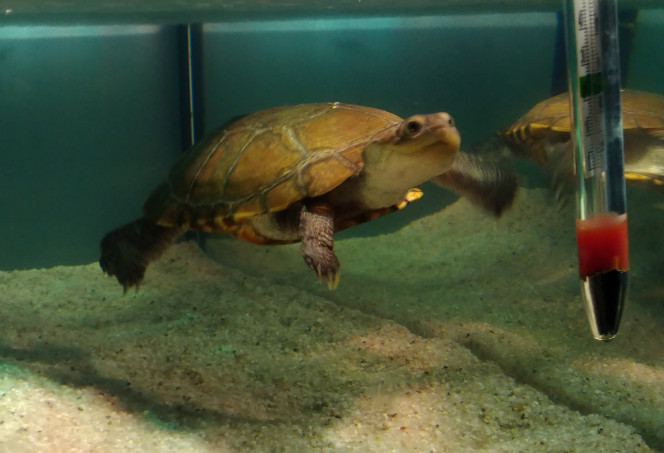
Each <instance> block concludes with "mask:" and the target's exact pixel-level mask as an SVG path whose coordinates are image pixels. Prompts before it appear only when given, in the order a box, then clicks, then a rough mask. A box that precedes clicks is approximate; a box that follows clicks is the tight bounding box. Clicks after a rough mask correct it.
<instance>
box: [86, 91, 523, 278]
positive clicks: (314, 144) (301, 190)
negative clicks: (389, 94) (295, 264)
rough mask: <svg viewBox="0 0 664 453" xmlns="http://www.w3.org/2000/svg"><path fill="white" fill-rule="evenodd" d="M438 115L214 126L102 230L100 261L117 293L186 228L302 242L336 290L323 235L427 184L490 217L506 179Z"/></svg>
mask: <svg viewBox="0 0 664 453" xmlns="http://www.w3.org/2000/svg"><path fill="white" fill-rule="evenodd" d="M459 143H460V137H459V133H458V131H457V129H456V127H455V126H454V121H453V120H452V118H451V117H450V115H449V114H447V113H433V114H427V115H415V116H411V117H409V118H407V119H405V120H404V119H401V118H399V117H398V116H396V115H393V114H391V113H388V112H386V111H382V110H378V109H375V108H370V107H363V106H358V105H349V104H341V103H321V104H302V105H295V106H288V107H278V108H273V109H269V110H263V111H259V112H256V113H253V114H250V115H248V116H246V117H243V118H241V119H239V120H237V121H236V122H234V123H232V124H231V125H229V126H226V127H222V128H220V129H219V130H217V131H216V132H214V133H213V134H211V135H210V136H208V137H207V138H206V139H204V140H203V141H201V142H199V143H198V144H197V145H195V146H194V147H192V148H191V149H190V150H188V151H187V152H185V153H184V154H183V155H182V156H181V158H180V159H179V160H178V161H177V162H176V163H175V165H174V166H173V168H172V169H171V171H170V174H169V176H168V178H167V179H166V181H165V182H163V183H162V184H161V185H159V186H158V187H157V188H156V189H155V190H154V191H153V192H152V194H151V195H150V196H149V197H148V199H147V201H146V202H145V204H144V208H143V217H142V218H140V219H138V220H135V221H133V222H131V223H129V224H127V225H124V226H122V227H120V228H118V229H116V230H114V231H111V232H110V233H108V234H107V235H106V236H105V237H104V238H103V240H102V241H101V258H100V261H99V262H100V265H101V268H102V270H103V271H104V272H106V273H107V274H109V275H115V276H116V278H117V280H118V282H119V283H121V284H122V285H123V286H124V289H125V291H126V290H127V288H129V287H131V286H136V288H137V289H138V285H139V284H140V282H141V280H142V279H143V275H144V272H145V269H146V267H147V265H148V264H149V263H150V262H151V261H153V260H155V259H157V258H158V257H159V256H160V255H161V253H162V252H163V251H164V250H165V249H166V248H167V247H168V246H169V245H170V244H171V242H172V241H173V240H174V239H175V238H176V237H178V236H180V235H181V234H182V233H183V232H185V231H186V230H199V231H205V232H211V233H226V234H230V235H232V236H235V237H236V238H239V239H243V240H245V241H249V242H253V243H258V244H284V243H292V242H298V241H301V242H302V245H301V248H300V250H301V254H302V256H303V257H304V260H305V262H306V264H307V265H308V266H309V267H311V268H312V269H314V270H315V271H316V274H317V275H318V279H319V281H320V280H321V279H325V280H326V282H327V285H328V286H329V287H330V288H334V287H335V286H336V285H337V283H338V279H339V271H338V270H339V260H338V259H337V257H336V255H335V253H334V251H333V246H334V240H333V234H334V232H335V231H339V230H342V229H344V228H348V227H350V226H353V225H356V224H358V223H361V222H365V221H368V220H372V219H375V218H377V217H380V216H382V215H384V214H387V213H389V212H392V211H395V210H397V209H401V208H403V207H405V206H406V205H407V204H408V203H410V202H411V201H413V200H416V199H418V198H419V197H420V196H421V195H422V192H421V191H420V190H419V189H417V188H414V186H416V185H418V184H421V183H423V182H425V181H428V180H432V181H433V182H435V183H437V184H439V185H441V186H443V187H446V188H450V189H452V190H454V191H456V192H457V193H459V194H461V195H464V196H467V197H469V199H470V200H471V201H473V202H474V203H475V204H478V205H480V206H482V207H483V208H485V209H487V210H489V211H490V212H492V213H493V214H495V215H499V214H500V213H501V212H502V211H503V210H504V209H505V208H507V207H508V206H509V205H510V204H511V202H512V200H513V197H514V194H515V191H516V187H517V184H516V177H515V176H514V175H513V174H512V173H510V172H505V171H503V170H500V169H499V168H498V167H496V166H495V165H493V164H486V163H484V162H483V161H482V160H480V159H479V158H476V157H473V156H471V155H467V154H462V153H458V149H459Z"/></svg>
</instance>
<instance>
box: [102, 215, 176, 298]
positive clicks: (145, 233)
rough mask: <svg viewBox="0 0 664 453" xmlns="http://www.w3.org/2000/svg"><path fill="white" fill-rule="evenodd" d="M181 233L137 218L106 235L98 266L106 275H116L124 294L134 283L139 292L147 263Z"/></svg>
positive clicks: (155, 257) (156, 256)
mask: <svg viewBox="0 0 664 453" xmlns="http://www.w3.org/2000/svg"><path fill="white" fill-rule="evenodd" d="M179 233H180V231H179V230H178V229H176V228H166V227H161V226H158V225H155V224H154V223H152V222H150V221H148V220H145V219H139V220H136V221H134V222H131V223H129V224H127V225H124V226H122V227H120V228H118V229H116V230H113V231H111V232H110V233H108V234H107V235H106V236H104V239H102V241H101V257H100V258H99V265H100V266H101V269H102V270H103V271H104V272H105V273H106V274H107V275H109V276H115V278H116V279H117V281H118V283H120V284H121V285H122V286H123V288H124V292H125V293H126V292H127V290H128V289H129V288H131V287H132V286H135V287H136V291H138V287H139V285H140V284H141V281H143V276H144V275H145V269H146V268H147V266H148V264H149V263H150V262H151V261H154V260H155V259H157V258H158V257H159V256H160V255H161V254H162V253H163V251H164V250H166V248H168V246H169V245H170V244H171V243H172V242H173V240H174V239H175V238H176V237H177V236H178V235H179Z"/></svg>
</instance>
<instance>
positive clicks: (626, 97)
mask: <svg viewBox="0 0 664 453" xmlns="http://www.w3.org/2000/svg"><path fill="white" fill-rule="evenodd" d="M620 100H621V106H622V113H623V129H624V150H625V179H626V180H627V181H639V182H646V183H651V184H653V185H655V186H662V188H664V96H660V95H658V94H654V93H647V92H644V91H635V90H621V99H620ZM500 137H501V139H502V140H503V141H504V143H505V144H506V145H507V147H504V148H502V149H501V152H502V153H503V155H502V157H503V158H508V159H533V160H535V162H537V163H538V164H539V165H540V166H542V167H543V168H544V169H545V170H547V171H548V172H549V176H551V178H552V184H553V185H554V187H555V188H556V189H557V191H558V194H560V191H561V190H563V189H564V188H565V187H569V186H573V185H574V183H575V178H574V154H573V145H572V143H571V141H570V117H569V96H568V94H567V93H563V94H559V95H557V96H554V97H552V98H549V99H547V100H545V101H542V102H540V103H538V104H536V105H535V106H534V107H533V108H532V109H530V110H529V111H528V112H527V113H526V114H525V115H523V116H522V117H521V118H519V119H518V120H516V122H514V124H512V125H511V126H510V127H508V128H507V129H506V130H505V131H503V132H502V133H500Z"/></svg>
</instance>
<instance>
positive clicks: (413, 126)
mask: <svg viewBox="0 0 664 453" xmlns="http://www.w3.org/2000/svg"><path fill="white" fill-rule="evenodd" d="M421 130H422V122H421V121H418V120H410V121H408V122H407V123H406V126H405V131H406V132H407V133H408V135H410V136H411V137H412V136H414V135H417V133H418V132H420V131H421Z"/></svg>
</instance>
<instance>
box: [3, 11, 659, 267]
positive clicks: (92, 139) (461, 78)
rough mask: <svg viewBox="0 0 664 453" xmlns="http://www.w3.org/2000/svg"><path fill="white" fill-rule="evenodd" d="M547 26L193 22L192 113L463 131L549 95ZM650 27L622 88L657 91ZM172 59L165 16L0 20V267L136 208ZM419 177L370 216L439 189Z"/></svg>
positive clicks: (500, 19) (172, 40)
mask: <svg viewBox="0 0 664 453" xmlns="http://www.w3.org/2000/svg"><path fill="white" fill-rule="evenodd" d="M555 27H556V16H555V14H554V13H521V14H491V15H456V16H430V17H407V18H404V17H402V18H350V19H343V18H335V19H311V20H304V19H297V20H279V21H260V22H256V21H254V22H229V23H218V24H206V25H205V26H204V28H203V61H202V67H203V99H204V104H205V115H204V123H205V128H206V129H207V130H212V129H214V128H216V127H217V126H218V125H220V124H222V123H224V122H226V121H228V120H229V119H231V118H233V117H236V116H238V115H242V114H246V113H249V112H252V111H255V110H258V109H262V108H266V107H271V106H275V105H282V104H295V103H300V102H318V101H343V102H349V103H356V104H364V105H371V106H374V107H379V108H384V109H386V110H390V111H392V112H394V113H396V114H399V115H402V116H407V115H410V114H413V113H419V112H432V111H441V110H445V111H448V112H450V113H451V114H452V115H453V116H454V118H455V120H456V122H457V126H458V128H459V130H460V132H461V134H462V147H463V146H468V145H469V144H471V143H473V142H475V141H476V140H479V139H481V138H483V137H486V136H488V135H490V134H491V132H492V131H494V130H495V129H497V128H500V127H504V126H506V125H508V124H509V123H511V122H512V121H513V120H514V119H516V118H517V117H519V116H520V115H521V114H523V113H524V112H526V111H527V110H528V109H529V108H530V107H531V106H532V105H533V104H534V103H536V102H538V101H540V100H542V99H545V98H546V97H548V96H549V90H550V86H551V74H552V65H553V61H552V59H553V50H554V43H555ZM662 36H664V11H648V14H647V15H643V17H642V18H640V19H639V22H638V28H637V33H636V37H635V42H634V49H633V54H632V59H631V61H630V67H629V72H628V85H629V86H630V87H631V88H637V89H646V90H650V91H654V92H659V93H662V94H664V51H663V50H662V49H663V48H662V46H661V37H662ZM177 65H178V59H177V39H176V33H175V27H174V26H158V25H123V26H91V25H84V26H78V25H77V26H55V27H43V26H11V27H10V26H4V27H0V105H1V106H2V108H1V109H0V162H1V164H0V215H1V216H2V217H1V219H2V221H1V222H0V269H18V268H31V267H45V266H53V265H58V264H80V263H88V262H92V261H95V260H96V259H97V257H98V243H99V240H100V239H101V237H102V236H103V235H104V234H105V233H106V232H107V231H109V230H110V229H112V228H114V227H116V226H118V225H120V224H122V223H124V222H127V221H129V220H131V219H133V218H135V217H136V216H138V215H140V211H141V206H142V203H143V200H144V199H145V197H146V196H147V195H148V193H149V192H150V190H151V189H152V188H153V187H154V186H155V185H156V184H157V183H158V182H159V181H160V180H161V179H163V178H164V177H165V176H166V174H167V171H168V168H169V167H170V165H171V164H172V162H173V161H174V160H175V159H176V158H177V155H178V154H179V152H180V124H179V121H180V117H179V115H180V110H179V109H180V104H179V92H178V87H179V85H178V67H177ZM425 192H426V194H425V198H424V199H423V200H422V201H420V202H418V203H415V204H414V205H413V206H412V207H409V209H408V210H406V211H404V212H403V213H397V214H395V215H394V217H393V216H389V217H387V218H384V219H382V221H383V222H387V223H390V222H392V224H393V225H398V224H400V222H401V223H403V222H405V221H407V220H408V219H410V218H412V217H417V216H419V215H422V214H425V213H427V212H431V211H433V210H436V209H440V208H441V207H442V206H444V203H446V202H449V201H450V199H451V198H450V196H449V195H447V194H445V193H444V192H443V191H442V190H440V189H437V188H433V187H425ZM374 227H375V228H378V229H380V224H375V225H374V224H373V223H372V224H370V225H368V226H367V228H374ZM369 231H371V230H369ZM360 233H361V231H360ZM349 234H353V230H351V231H349Z"/></svg>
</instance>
